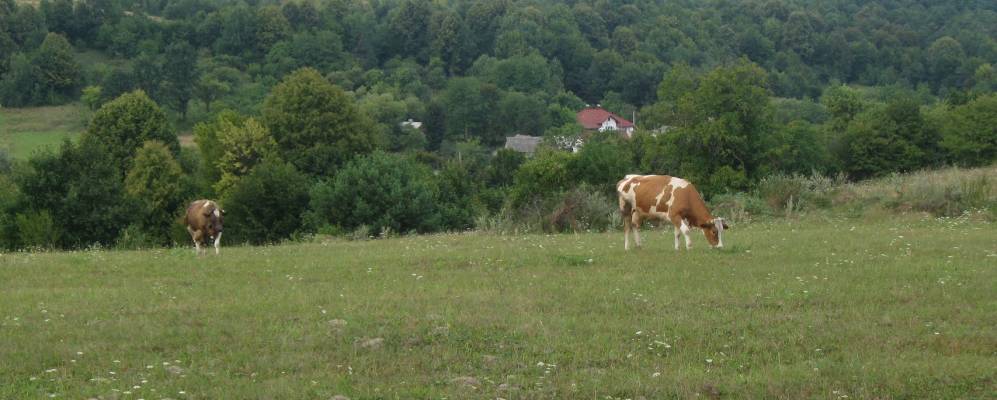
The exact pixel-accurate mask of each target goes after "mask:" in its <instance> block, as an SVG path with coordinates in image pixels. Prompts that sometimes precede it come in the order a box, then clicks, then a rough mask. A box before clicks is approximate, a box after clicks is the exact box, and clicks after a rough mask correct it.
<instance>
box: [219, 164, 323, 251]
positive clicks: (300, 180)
mask: <svg viewBox="0 0 997 400" xmlns="http://www.w3.org/2000/svg"><path fill="white" fill-rule="evenodd" d="M308 188H309V180H308V177H307V176H305V175H304V174H303V173H301V172H299V171H298V170H297V169H296V168H294V166H292V165H290V164H285V163H280V162H265V163H263V164H260V165H258V166H256V167H255V168H253V169H252V170H251V171H250V172H249V174H247V175H246V176H244V177H242V179H240V180H239V181H238V183H236V184H235V185H234V186H232V188H231V189H230V190H229V191H228V193H227V195H226V196H225V197H224V198H222V205H223V208H224V209H225V212H226V214H225V236H226V237H227V238H229V239H230V240H231V241H233V242H235V243H244V242H249V243H253V244H262V243H273V242H277V241H280V240H283V239H287V238H289V237H291V235H292V234H294V233H295V232H298V231H299V230H301V229H302V219H301V215H302V213H303V212H304V211H305V210H306V209H307V208H308Z"/></svg>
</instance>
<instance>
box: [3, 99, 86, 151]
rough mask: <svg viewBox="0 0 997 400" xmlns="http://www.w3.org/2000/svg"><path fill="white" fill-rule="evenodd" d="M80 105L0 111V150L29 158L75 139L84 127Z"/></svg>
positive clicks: (4, 109)
mask: <svg viewBox="0 0 997 400" xmlns="http://www.w3.org/2000/svg"><path fill="white" fill-rule="evenodd" d="M81 112H82V108H81V107H80V106H79V105H78V104H69V105H64V106H49V107H32V108H0V148H3V149H6V150H7V152H9V153H10V154H11V156H12V157H13V158H16V159H22V160H23V159H27V158H28V157H30V156H31V154H32V153H34V152H36V151H40V150H43V149H45V148H53V149H54V148H58V146H59V144H60V143H62V141H63V140H64V139H66V138H69V139H75V138H76V137H77V136H79V134H80V133H81V132H83V130H84V129H85V127H84V126H83V116H82V115H81Z"/></svg>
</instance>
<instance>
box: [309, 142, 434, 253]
mask: <svg viewBox="0 0 997 400" xmlns="http://www.w3.org/2000/svg"><path fill="white" fill-rule="evenodd" d="M311 195H312V200H311V203H310V206H309V212H308V215H307V217H306V219H307V221H308V222H309V225H310V226H313V227H315V226H321V225H323V224H331V225H338V226H340V227H342V228H344V229H346V230H353V229H355V228H357V227H359V226H361V225H367V226H369V228H370V229H369V231H370V232H383V231H385V228H390V229H391V230H392V231H395V232H403V233H404V232H409V231H418V232H428V231H432V230H435V229H438V228H439V226H440V212H439V207H438V204H437V199H438V198H437V187H436V183H435V182H434V181H433V178H432V172H430V170H429V168H427V167H426V166H424V165H421V164H419V163H417V162H415V161H413V160H411V159H409V158H406V157H403V156H400V155H396V154H388V153H383V152H375V153H372V154H370V155H367V156H364V157H361V158H358V159H356V160H354V161H351V162H350V163H349V164H347V165H346V166H345V167H344V168H343V169H342V170H341V171H340V172H339V173H338V174H337V175H336V177H335V179H333V180H332V181H326V182H322V183H319V184H316V185H315V186H314V187H313V188H312V190H311Z"/></svg>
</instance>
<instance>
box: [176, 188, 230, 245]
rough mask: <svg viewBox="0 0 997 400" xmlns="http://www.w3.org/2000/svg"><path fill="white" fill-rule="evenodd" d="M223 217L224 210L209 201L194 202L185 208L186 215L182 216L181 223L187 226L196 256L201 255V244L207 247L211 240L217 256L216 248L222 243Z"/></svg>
mask: <svg viewBox="0 0 997 400" xmlns="http://www.w3.org/2000/svg"><path fill="white" fill-rule="evenodd" d="M224 215H225V210H222V209H221V208H219V207H218V203H215V202H214V201H211V200H196V201H194V202H193V203H190V205H189V206H187V215H185V216H184V218H183V222H184V224H186V225H187V232H190V237H191V239H194V248H195V249H196V252H197V253H198V254H201V244H204V245H205V246H209V245H211V242H210V241H211V240H214V242H215V243H214V245H215V254H218V247H219V246H220V245H221V242H222V218H223V216H224Z"/></svg>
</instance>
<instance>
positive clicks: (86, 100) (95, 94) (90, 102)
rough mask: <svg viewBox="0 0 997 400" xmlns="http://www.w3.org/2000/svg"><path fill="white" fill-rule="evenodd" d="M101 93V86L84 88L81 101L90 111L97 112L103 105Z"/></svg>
mask: <svg viewBox="0 0 997 400" xmlns="http://www.w3.org/2000/svg"><path fill="white" fill-rule="evenodd" d="M101 91H102V89H101V87H100V86H87V87H85V88H83V95H81V96H80V101H81V102H83V104H84V105H85V106H87V109H88V110H90V111H96V110H97V108H98V107H100V105H101V101H100V99H101V97H102V96H101Z"/></svg>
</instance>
